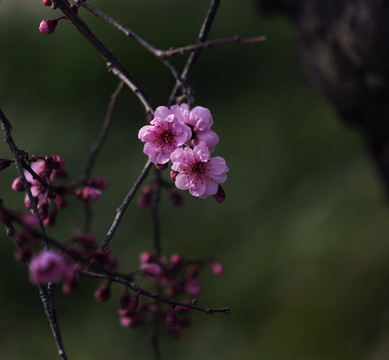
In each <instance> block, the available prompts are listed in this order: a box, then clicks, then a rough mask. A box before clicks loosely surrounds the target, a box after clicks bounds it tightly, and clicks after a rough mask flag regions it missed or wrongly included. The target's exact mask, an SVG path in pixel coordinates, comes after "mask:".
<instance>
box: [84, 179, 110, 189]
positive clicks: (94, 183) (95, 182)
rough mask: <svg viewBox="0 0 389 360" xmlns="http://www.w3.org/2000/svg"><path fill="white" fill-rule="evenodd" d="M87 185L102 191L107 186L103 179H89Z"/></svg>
mask: <svg viewBox="0 0 389 360" xmlns="http://www.w3.org/2000/svg"><path fill="white" fill-rule="evenodd" d="M87 184H88V185H89V186H91V187H94V188H96V189H100V190H104V189H105V188H107V186H108V180H107V179H106V178H105V177H97V178H94V179H89V180H88V181H87Z"/></svg>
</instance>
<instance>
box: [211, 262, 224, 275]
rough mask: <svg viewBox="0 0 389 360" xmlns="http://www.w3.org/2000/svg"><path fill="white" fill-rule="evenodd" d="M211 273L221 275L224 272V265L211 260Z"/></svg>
mask: <svg viewBox="0 0 389 360" xmlns="http://www.w3.org/2000/svg"><path fill="white" fill-rule="evenodd" d="M210 267H211V270H212V273H213V275H215V276H222V275H223V274H224V266H223V264H221V263H219V262H212V263H211V264H210Z"/></svg>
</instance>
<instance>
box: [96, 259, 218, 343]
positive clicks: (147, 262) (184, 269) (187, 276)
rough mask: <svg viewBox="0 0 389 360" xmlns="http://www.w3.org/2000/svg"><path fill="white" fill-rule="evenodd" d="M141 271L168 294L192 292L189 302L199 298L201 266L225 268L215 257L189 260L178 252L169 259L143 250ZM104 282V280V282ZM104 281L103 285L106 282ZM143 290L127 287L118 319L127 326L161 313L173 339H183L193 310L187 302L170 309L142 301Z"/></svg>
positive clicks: (215, 270) (186, 294)
mask: <svg viewBox="0 0 389 360" xmlns="http://www.w3.org/2000/svg"><path fill="white" fill-rule="evenodd" d="M139 259H140V269H139V271H138V272H140V273H141V274H143V275H144V276H146V277H147V278H149V279H151V280H153V281H154V282H155V283H157V284H158V285H159V286H160V287H161V289H163V290H164V292H165V294H166V295H167V296H169V297H174V296H179V295H183V296H184V297H185V296H186V297H187V296H188V295H189V296H190V297H191V299H190V300H188V302H193V301H195V302H196V301H197V299H193V297H197V296H199V295H200V293H201V285H200V283H199V282H198V280H197V277H198V275H199V271H200V269H201V268H202V267H205V266H207V267H210V269H211V270H212V273H213V274H214V275H215V276H220V275H222V274H223V272H224V267H223V265H222V264H220V263H218V262H215V261H212V260H200V261H187V260H185V259H184V258H183V257H182V256H181V255H179V254H172V255H171V256H170V257H169V258H168V259H167V258H164V257H161V258H159V259H158V258H157V256H155V255H154V254H152V253H149V252H142V253H141V254H140V256H139ZM103 285H104V284H103ZM103 285H102V286H103ZM139 298H140V293H139V292H138V293H137V294H134V295H130V293H129V291H128V289H125V290H124V292H123V294H122V296H121V298H120V302H119V310H118V313H119V319H120V323H121V325H122V326H124V327H128V328H133V327H136V326H137V325H140V324H142V323H144V322H148V321H151V320H152V319H154V318H155V317H158V318H159V319H160V320H161V321H162V322H163V323H164V325H165V327H166V329H167V330H168V332H169V334H170V335H171V336H172V337H173V338H174V339H180V338H181V334H182V330H183V328H185V327H187V326H189V325H190V323H191V320H190V317H189V315H190V313H191V310H190V309H189V308H188V307H185V306H173V305H172V306H170V307H169V309H166V308H164V307H163V306H157V304H156V303H155V302H153V301H151V302H150V301H148V302H147V301H140V299H139Z"/></svg>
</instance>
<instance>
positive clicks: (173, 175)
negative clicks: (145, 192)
mask: <svg viewBox="0 0 389 360" xmlns="http://www.w3.org/2000/svg"><path fill="white" fill-rule="evenodd" d="M177 175H178V172H177V171H174V170H170V178H171V179H172V180H173V181H175V180H176V177H177Z"/></svg>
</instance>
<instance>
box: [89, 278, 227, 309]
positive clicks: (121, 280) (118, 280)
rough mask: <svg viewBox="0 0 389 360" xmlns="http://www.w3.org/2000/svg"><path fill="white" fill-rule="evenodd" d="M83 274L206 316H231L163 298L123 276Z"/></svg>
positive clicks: (192, 304)
mask: <svg viewBox="0 0 389 360" xmlns="http://www.w3.org/2000/svg"><path fill="white" fill-rule="evenodd" d="M82 273H83V274H84V275H86V276H89V277H92V278H95V279H105V280H110V281H111V282H116V283H119V284H122V285H125V286H128V287H129V288H130V289H132V290H134V291H135V292H139V293H140V294H142V295H144V296H147V297H149V298H152V299H155V300H158V301H162V302H164V303H166V304H169V305H175V306H183V307H186V308H189V309H192V310H197V311H201V312H203V313H206V314H215V313H224V314H229V313H230V309H229V308H226V307H223V308H213V307H202V306H198V305H196V304H194V303H192V302H184V301H176V300H173V299H169V298H166V297H164V296H161V295H159V294H157V293H152V292H150V291H147V290H145V289H142V288H141V287H139V286H138V285H137V284H135V283H134V282H132V281H129V280H126V279H125V278H124V277H121V276H109V275H106V274H101V273H96V272H93V271H87V270H84V271H83V272H82Z"/></svg>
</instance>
